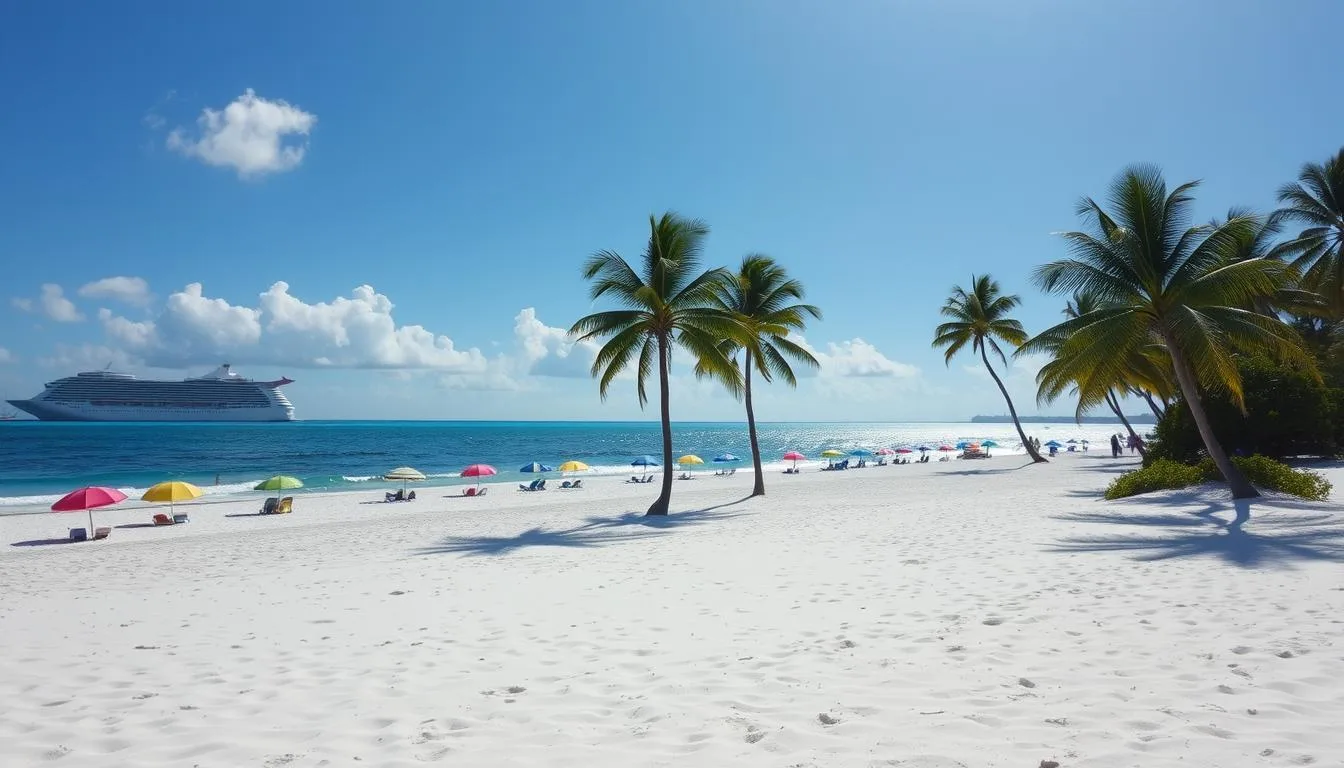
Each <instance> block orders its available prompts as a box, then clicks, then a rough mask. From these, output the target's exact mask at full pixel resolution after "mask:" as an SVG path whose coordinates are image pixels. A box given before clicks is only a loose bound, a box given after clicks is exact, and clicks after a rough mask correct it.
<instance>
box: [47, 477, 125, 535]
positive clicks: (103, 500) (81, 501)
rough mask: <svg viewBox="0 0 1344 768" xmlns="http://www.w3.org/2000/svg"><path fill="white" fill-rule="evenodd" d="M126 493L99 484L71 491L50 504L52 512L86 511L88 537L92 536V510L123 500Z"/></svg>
mask: <svg viewBox="0 0 1344 768" xmlns="http://www.w3.org/2000/svg"><path fill="white" fill-rule="evenodd" d="M125 500H126V494H124V493H122V492H121V491H118V490H117V489H116V488H104V487H102V486H99V485H95V486H90V487H88V488H80V489H79V490H77V491H71V492H69V493H67V494H65V495H64V496H62V497H61V498H60V500H59V501H57V502H56V503H55V504H52V505H51V511H52V512H88V513H89V538H90V539H92V538H93V510H95V509H97V508H99V507H107V506H111V505H112V504H116V503H117V502H119V501H125Z"/></svg>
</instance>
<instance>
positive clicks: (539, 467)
mask: <svg viewBox="0 0 1344 768" xmlns="http://www.w3.org/2000/svg"><path fill="white" fill-rule="evenodd" d="M518 471H519V472H554V471H555V469H554V468H552V467H549V466H547V465H545V464H538V463H537V462H535V461H534V462H532V463H531V464H524V465H523V466H521V467H519V468H518Z"/></svg>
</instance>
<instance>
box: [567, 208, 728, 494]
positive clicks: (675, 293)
mask: <svg viewBox="0 0 1344 768" xmlns="http://www.w3.org/2000/svg"><path fill="white" fill-rule="evenodd" d="M708 234H709V226H708V225H706V224H705V223H704V222H702V221H699V220H698V219H686V218H683V217H681V216H678V215H677V214H675V213H672V212H670V211H669V212H667V213H664V214H663V215H662V216H661V217H654V216H650V217H649V242H648V245H647V246H646V247H645V249H644V254H643V258H642V259H641V261H640V264H639V267H640V268H639V270H636V269H635V268H634V267H633V266H631V265H630V263H629V262H628V261H626V260H625V259H624V258H623V257H621V255H620V254H618V253H615V252H614V251H598V252H597V253H595V254H593V255H592V256H590V257H589V258H588V260H587V261H586V262H584V265H583V276H584V278H585V279H586V280H589V281H591V282H592V287H591V289H590V290H589V294H590V295H591V296H592V298H593V300H594V301H596V300H597V299H600V298H602V297H603V296H608V295H609V296H611V297H613V298H615V299H616V301H617V302H618V303H619V304H621V305H622V306H623V307H625V308H624V309H614V310H609V311H606V312H597V313H594V314H591V315H587V316H586V317H582V318H579V320H578V321H577V322H575V323H574V326H573V327H572V328H570V329H569V332H570V334H571V335H573V336H576V337H577V338H578V340H579V341H585V340H589V339H595V338H600V337H606V343H604V344H603V345H602V348H601V349H600V350H598V353H597V359H595V360H594V361H593V368H592V375H593V376H600V377H601V378H600V379H599V383H598V393H599V394H600V395H601V396H602V399H603V400H605V399H606V398H607V392H608V390H609V389H610V387H611V383H612V381H614V380H615V379H616V377H617V376H618V375H620V373H621V372H622V371H624V370H625V369H626V368H628V367H629V366H630V365H631V363H634V364H635V385H636V389H637V391H638V393H639V405H640V407H641V408H643V407H644V405H645V404H646V403H648V400H649V398H648V393H647V390H646V388H645V385H646V382H647V380H648V378H649V375H650V374H651V373H652V372H653V370H654V366H655V365H656V366H657V370H658V395H659V405H660V417H661V419H662V425H663V489H662V492H661V493H660V494H659V495H658V499H657V500H656V501H654V502H653V504H652V505H651V506H650V507H649V509H648V512H647V514H649V515H666V514H667V512H668V506H669V504H670V503H671V501H672V417H671V411H670V409H669V406H668V383H669V382H668V378H669V369H670V366H671V362H672V359H671V358H672V347H673V346H674V345H679V346H681V347H682V348H684V349H686V350H688V351H689V352H690V353H691V354H692V355H693V356H695V358H696V360H697V369H698V370H703V371H704V372H705V373H706V374H708V375H712V376H714V377H716V378H719V379H721V380H722V381H724V382H725V384H727V385H728V387H729V389H730V390H732V391H734V392H735V391H736V388H735V382H737V381H739V380H740V378H741V374H740V373H739V372H738V370H737V368H736V367H735V366H734V365H733V363H732V361H731V360H729V359H728V357H727V356H725V355H724V354H723V352H722V351H721V350H720V349H719V342H720V341H721V340H722V339H724V338H728V337H731V336H734V335H736V334H738V333H739V327H738V325H737V322H736V321H735V320H733V318H732V317H731V316H729V315H728V314H727V313H725V312H724V311H723V310H722V309H719V308H718V307H717V306H715V303H714V301H715V296H716V295H717V291H718V286H719V284H720V283H721V282H722V281H723V280H726V279H728V278H729V275H728V273H727V271H726V270H724V269H721V268H720V269H711V270H708V271H705V272H700V273H699V274H697V272H698V270H699V268H700V254H701V250H702V248H703V245H704V241H705V236H706V235H708Z"/></svg>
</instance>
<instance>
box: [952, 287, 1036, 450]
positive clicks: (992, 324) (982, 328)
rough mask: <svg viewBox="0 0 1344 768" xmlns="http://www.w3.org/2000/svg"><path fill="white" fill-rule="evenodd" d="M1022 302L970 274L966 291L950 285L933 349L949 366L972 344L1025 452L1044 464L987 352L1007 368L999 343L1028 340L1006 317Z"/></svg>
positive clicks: (1014, 322) (1014, 343) (1015, 322)
mask: <svg viewBox="0 0 1344 768" xmlns="http://www.w3.org/2000/svg"><path fill="white" fill-rule="evenodd" d="M1021 303H1022V300H1021V299H1020V298H1018V297H1017V296H1008V295H1004V293H1003V292H1002V291H1001V290H999V284H998V283H997V282H995V281H994V280H993V279H991V278H990V277H989V275H981V276H979V277H976V276H975V275H971V289H970V290H969V291H967V290H966V289H964V288H962V287H961V286H953V288H952V295H951V296H950V297H949V298H948V300H947V303H946V304H944V305H943V309H942V314H943V316H944V317H947V318H951V319H950V321H949V322H946V323H943V324H942V325H939V326H938V327H937V328H935V329H934V331H933V333H934V336H933V346H934V347H946V348H947V351H946V352H945V353H944V355H943V361H944V362H946V363H947V364H948V365H951V364H952V358H953V357H954V356H956V354H957V353H958V352H960V351H961V350H962V349H963V348H965V346H966V345H967V344H970V345H971V350H972V351H975V352H979V353H980V360H981V361H983V362H984V364H985V369H986V370H988V371H989V375H990V376H991V377H993V379H994V383H995V384H998V385H999V391H1000V392H1002V393H1003V399H1004V401H1005V402H1007V403H1008V413H1009V414H1010V415H1011V416H1012V417H1013V426H1014V427H1017V436H1018V437H1019V438H1021V440H1022V446H1023V447H1024V448H1026V449H1027V454H1028V455H1029V456H1031V460H1032V461H1036V462H1043V461H1046V459H1045V457H1043V456H1041V454H1040V452H1039V451H1037V450H1036V446H1034V445H1032V442H1031V441H1030V440H1028V439H1027V433H1026V432H1024V431H1022V422H1020V421H1018V419H1017V409H1016V408H1014V407H1013V399H1012V398H1011V397H1009V396H1008V388H1007V387H1005V386H1003V380H1002V379H1000V378H999V374H998V373H996V372H995V371H994V366H993V365H990V363H989V355H988V354H987V353H986V350H987V349H992V350H994V353H995V354H996V355H998V356H999V359H1000V360H1002V361H1003V364H1004V365H1007V364H1008V357H1007V356H1006V355H1004V354H1003V348H1002V347H1000V346H999V342H1000V341H1002V342H1004V343H1006V344H1010V345H1012V346H1013V347H1014V348H1016V347H1018V346H1019V345H1021V344H1022V342H1024V341H1026V340H1027V332H1026V331H1024V330H1022V324H1021V323H1019V322H1018V321H1016V320H1013V319H1012V318H1010V317H1008V313H1009V312H1011V311H1012V310H1013V309H1014V308H1015V307H1017V305H1018V304H1021Z"/></svg>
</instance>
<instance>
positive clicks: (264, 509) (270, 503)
mask: <svg viewBox="0 0 1344 768" xmlns="http://www.w3.org/2000/svg"><path fill="white" fill-rule="evenodd" d="M278 506H280V499H278V498H276V497H274V496H272V497H271V498H269V499H267V500H266V502H265V503H264V504H262V505H261V514H263V515H274V514H275V508H276V507H278Z"/></svg>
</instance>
